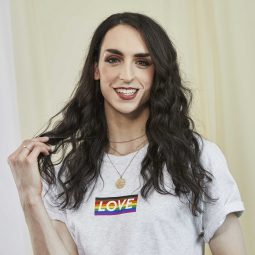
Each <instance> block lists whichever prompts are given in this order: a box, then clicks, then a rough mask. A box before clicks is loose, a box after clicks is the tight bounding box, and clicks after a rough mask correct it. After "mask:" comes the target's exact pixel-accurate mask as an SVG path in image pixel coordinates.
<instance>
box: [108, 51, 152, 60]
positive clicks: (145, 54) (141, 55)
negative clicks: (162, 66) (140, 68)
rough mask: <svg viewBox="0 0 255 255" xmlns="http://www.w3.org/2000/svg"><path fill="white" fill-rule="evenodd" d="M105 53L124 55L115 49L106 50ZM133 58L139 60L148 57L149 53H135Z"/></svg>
mask: <svg viewBox="0 0 255 255" xmlns="http://www.w3.org/2000/svg"><path fill="white" fill-rule="evenodd" d="M105 51H107V52H110V53H112V54H117V55H120V56H123V55H124V54H123V53H122V52H121V51H119V50H116V49H106V50H105ZM134 56H135V57H139V58H141V57H150V53H136V54H134Z"/></svg>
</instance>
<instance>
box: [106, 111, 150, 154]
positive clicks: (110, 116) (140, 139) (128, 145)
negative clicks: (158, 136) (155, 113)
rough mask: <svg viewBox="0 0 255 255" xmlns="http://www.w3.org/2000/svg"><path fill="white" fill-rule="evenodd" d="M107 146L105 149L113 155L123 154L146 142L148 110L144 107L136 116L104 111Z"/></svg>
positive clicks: (138, 147) (136, 148)
mask: <svg viewBox="0 0 255 255" xmlns="http://www.w3.org/2000/svg"><path fill="white" fill-rule="evenodd" d="M105 114H106V121H107V126H108V138H109V141H110V142H109V146H108V148H107V149H106V151H107V152H108V153H110V154H114V155H125V154H129V153H131V152H134V151H136V150H139V149H140V148H141V147H143V146H144V145H145V144H146V143H147V137H146V128H145V126H146V122H147V119H148V117H149V111H148V110H147V109H146V110H144V111H143V112H142V113H141V114H139V115H137V116H134V115H133V116H130V115H125V114H122V113H118V112H112V111H106V112H105Z"/></svg>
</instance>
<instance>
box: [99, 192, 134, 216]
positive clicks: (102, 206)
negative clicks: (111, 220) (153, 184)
mask: <svg viewBox="0 0 255 255" xmlns="http://www.w3.org/2000/svg"><path fill="white" fill-rule="evenodd" d="M137 200H138V195H129V196H122V197H96V198H95V215H96V216H100V215H117V214H123V213H132V212H136V206H137Z"/></svg>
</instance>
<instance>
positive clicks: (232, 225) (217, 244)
mask: <svg viewBox="0 0 255 255" xmlns="http://www.w3.org/2000/svg"><path fill="white" fill-rule="evenodd" d="M209 246H210V249H211V251H212V254H213V255H246V254H247V251H246V248H245V243H244V238H243V233H242V230H241V227H240V223H239V219H238V218H237V216H236V215H235V214H234V213H231V214H229V215H228V216H227V217H226V220H225V221H224V223H223V224H222V225H221V227H220V228H219V229H218V230H217V231H216V233H215V234H214V236H213V238H212V239H211V240H210V242H209Z"/></svg>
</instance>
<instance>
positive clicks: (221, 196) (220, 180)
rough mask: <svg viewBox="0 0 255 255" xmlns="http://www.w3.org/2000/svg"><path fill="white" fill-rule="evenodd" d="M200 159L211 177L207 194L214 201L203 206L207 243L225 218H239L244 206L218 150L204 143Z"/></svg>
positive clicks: (212, 144) (208, 143)
mask: <svg viewBox="0 0 255 255" xmlns="http://www.w3.org/2000/svg"><path fill="white" fill-rule="evenodd" d="M202 158H203V160H202V161H203V163H204V167H205V169H206V170H208V171H209V172H211V173H212V175H213V180H212V182H211V183H209V184H208V192H209V194H210V196H211V197H212V198H214V199H216V201H215V202H211V203H205V204H204V213H203V226H204V240H205V242H209V241H210V239H211V238H212V237H213V236H214V234H215V232H216V231H217V229H218V228H219V227H220V226H221V225H222V224H223V222H224V221H225V219H226V216H227V215H228V214H229V213H235V214H236V215H237V216H238V217H239V216H240V215H241V214H242V212H243V211H244V205H243V202H242V199H241V196H240V192H239V189H238V186H237V184H236V182H235V180H234V178H233V176H232V175H231V173H230V171H229V168H228V165H227V162H226V159H225V156H224V154H223V153H222V151H221V150H220V148H219V147H218V146H217V145H216V144H214V143H211V142H209V141H207V142H205V144H204V149H203V152H202Z"/></svg>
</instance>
